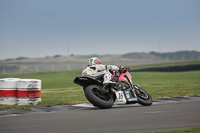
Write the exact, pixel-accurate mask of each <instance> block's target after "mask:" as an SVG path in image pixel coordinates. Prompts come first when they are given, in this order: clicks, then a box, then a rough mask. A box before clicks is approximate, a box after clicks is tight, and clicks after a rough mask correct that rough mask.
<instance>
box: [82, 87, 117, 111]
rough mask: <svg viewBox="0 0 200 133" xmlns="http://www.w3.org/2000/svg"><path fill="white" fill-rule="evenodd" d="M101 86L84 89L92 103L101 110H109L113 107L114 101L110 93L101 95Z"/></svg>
mask: <svg viewBox="0 0 200 133" xmlns="http://www.w3.org/2000/svg"><path fill="white" fill-rule="evenodd" d="M100 89H101V88H100V86H97V85H90V86H87V87H86V88H84V92H85V96H86V98H87V99H88V101H89V102H90V103H92V104H93V105H94V106H96V107H98V108H101V109H108V108H111V107H112V106H113V102H114V99H113V97H112V96H111V95H109V94H108V93H105V94H101V91H100Z"/></svg>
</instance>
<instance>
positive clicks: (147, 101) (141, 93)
mask: <svg viewBox="0 0 200 133" xmlns="http://www.w3.org/2000/svg"><path fill="white" fill-rule="evenodd" d="M135 92H136V95H137V99H138V103H139V104H141V105H143V106H151V105H152V103H153V100H152V97H151V96H150V95H149V94H148V93H147V92H146V91H145V90H143V89H141V88H139V87H137V89H135Z"/></svg>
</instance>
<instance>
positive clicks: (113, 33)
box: [0, 0, 200, 59]
mask: <svg viewBox="0 0 200 133" xmlns="http://www.w3.org/2000/svg"><path fill="white" fill-rule="evenodd" d="M179 50H197V51H200V0H0V59H6V58H16V57H21V56H25V57H45V56H53V55H56V54H59V55H69V54H72V53H73V54H74V55H87V54H124V53H129V52H150V51H156V52H172V51H179Z"/></svg>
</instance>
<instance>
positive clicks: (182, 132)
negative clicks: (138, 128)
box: [131, 128, 200, 133]
mask: <svg viewBox="0 0 200 133" xmlns="http://www.w3.org/2000/svg"><path fill="white" fill-rule="evenodd" d="M131 133H139V132H131ZM140 133H200V128H193V129H179V130H167V131H158V132H140Z"/></svg>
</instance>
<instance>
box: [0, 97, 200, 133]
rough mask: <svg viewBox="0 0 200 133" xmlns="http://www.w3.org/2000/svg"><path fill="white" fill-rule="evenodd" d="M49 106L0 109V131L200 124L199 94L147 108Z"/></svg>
mask: <svg viewBox="0 0 200 133" xmlns="http://www.w3.org/2000/svg"><path fill="white" fill-rule="evenodd" d="M52 108H54V109H49V110H48V109H47V108H44V107H43V108H42V109H41V108H36V109H35V110H34V109H33V110H32V111H29V112H32V113H27V112H28V111H27V112H20V111H19V110H9V111H10V112H9V111H0V133H36V132H37V133H128V132H144V131H160V130H171V129H189V128H199V127H200V97H184V98H173V99H158V100H155V101H154V104H153V105H152V106H148V107H145V106H141V105H138V104H135V105H127V106H114V107H113V108H111V109H106V110H101V109H97V108H94V107H92V106H91V105H87V104H85V105H84V104H83V105H77V106H57V107H52ZM41 110H43V111H41ZM17 111H18V112H17ZM6 112H7V113H6Z"/></svg>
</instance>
